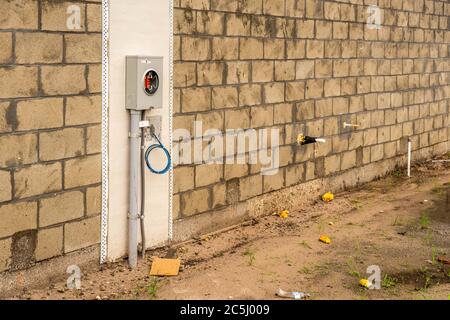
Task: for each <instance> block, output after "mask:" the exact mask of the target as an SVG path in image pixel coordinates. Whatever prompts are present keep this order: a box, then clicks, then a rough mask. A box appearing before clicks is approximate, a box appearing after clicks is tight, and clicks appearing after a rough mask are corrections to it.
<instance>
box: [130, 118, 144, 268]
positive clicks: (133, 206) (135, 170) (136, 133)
mask: <svg viewBox="0 0 450 320" xmlns="http://www.w3.org/2000/svg"><path fill="white" fill-rule="evenodd" d="M141 113H142V112H141V111H137V110H130V119H131V120H130V186H129V192H130V194H129V212H128V263H129V265H130V267H131V268H136V266H137V226H138V224H137V220H138V219H139V218H140V214H139V211H138V210H139V209H138V208H139V194H138V189H137V184H138V181H139V168H140V161H139V157H140V154H141V152H140V143H139V139H140V128H139V122H140V120H141Z"/></svg>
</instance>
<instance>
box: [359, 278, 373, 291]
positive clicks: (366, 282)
mask: <svg viewBox="0 0 450 320" xmlns="http://www.w3.org/2000/svg"><path fill="white" fill-rule="evenodd" d="M359 285H360V286H361V287H364V288H367V289H370V287H372V283H371V282H370V281H369V280H367V279H361V280H359Z"/></svg>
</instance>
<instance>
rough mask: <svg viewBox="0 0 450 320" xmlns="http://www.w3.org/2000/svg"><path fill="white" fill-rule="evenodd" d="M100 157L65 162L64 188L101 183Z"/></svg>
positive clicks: (94, 156)
mask: <svg viewBox="0 0 450 320" xmlns="http://www.w3.org/2000/svg"><path fill="white" fill-rule="evenodd" d="M101 178H102V175H101V155H93V156H87V157H84V158H79V159H72V160H67V161H66V162H65V165H64V187H65V188H74V187H79V186H86V185H91V184H95V183H99V182H100V181H101Z"/></svg>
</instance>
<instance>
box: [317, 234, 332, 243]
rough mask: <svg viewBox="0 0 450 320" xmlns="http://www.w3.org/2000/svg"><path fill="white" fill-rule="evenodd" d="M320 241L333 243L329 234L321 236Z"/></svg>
mask: <svg viewBox="0 0 450 320" xmlns="http://www.w3.org/2000/svg"><path fill="white" fill-rule="evenodd" d="M319 241H320V242H323V243H326V244H331V239H330V237H328V236H321V237H320V238H319Z"/></svg>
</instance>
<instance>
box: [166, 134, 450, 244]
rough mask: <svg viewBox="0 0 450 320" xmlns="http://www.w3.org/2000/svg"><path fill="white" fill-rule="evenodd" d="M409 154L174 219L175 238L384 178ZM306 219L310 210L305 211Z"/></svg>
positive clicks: (443, 146) (427, 154) (433, 151)
mask: <svg viewBox="0 0 450 320" xmlns="http://www.w3.org/2000/svg"><path fill="white" fill-rule="evenodd" d="M448 147H449V144H448V143H447V142H444V143H440V144H437V145H434V146H432V147H428V148H423V149H420V150H417V151H415V152H414V153H413V159H414V162H416V161H421V160H426V159H430V158H431V157H432V156H433V155H442V154H444V153H446V152H448V150H449V148H448ZM406 164H407V158H406V155H404V156H397V157H393V158H390V159H385V160H382V161H378V162H374V163H369V164H367V165H364V166H361V167H357V168H353V169H349V170H347V171H344V172H340V173H337V174H335V175H332V176H328V177H325V178H320V179H315V180H311V181H308V182H305V183H301V184H298V185H294V186H291V187H287V188H284V189H281V190H277V191H273V192H271V193H266V194H263V195H260V196H257V197H254V198H251V199H248V200H246V201H243V202H239V203H238V204H235V205H232V206H228V207H225V208H223V209H219V210H212V211H209V212H206V213H201V214H198V215H195V216H192V217H189V218H186V219H180V220H177V221H175V222H174V228H173V230H174V233H173V234H174V238H173V240H174V242H175V243H177V242H182V241H186V240H189V239H190V238H192V237H198V236H201V235H204V234H207V233H211V232H214V231H217V230H220V229H225V228H228V227H231V226H233V225H237V224H239V223H242V222H244V221H245V220H248V219H251V218H256V217H260V216H264V215H268V214H271V213H272V212H274V211H279V210H284V209H289V210H292V211H295V210H298V209H300V208H301V207H302V206H304V205H306V204H308V203H310V202H311V201H314V200H317V199H319V196H320V195H321V194H323V193H325V192H328V191H332V192H335V193H336V192H340V191H343V190H346V189H348V188H351V187H355V186H358V185H361V184H364V183H367V182H370V181H373V180H375V179H378V178H381V177H384V176H386V175H387V174H389V173H390V172H392V171H394V170H395V169H396V168H399V167H406ZM305 215H306V216H305V219H307V218H308V217H307V213H305Z"/></svg>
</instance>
